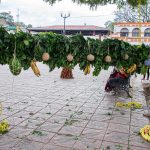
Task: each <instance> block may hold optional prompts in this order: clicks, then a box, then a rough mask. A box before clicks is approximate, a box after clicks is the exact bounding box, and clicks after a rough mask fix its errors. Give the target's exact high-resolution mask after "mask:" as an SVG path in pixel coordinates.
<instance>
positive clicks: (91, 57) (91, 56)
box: [87, 54, 95, 61]
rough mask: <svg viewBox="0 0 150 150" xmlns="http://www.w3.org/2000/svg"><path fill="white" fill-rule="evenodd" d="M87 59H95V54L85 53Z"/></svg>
mask: <svg viewBox="0 0 150 150" xmlns="http://www.w3.org/2000/svg"><path fill="white" fill-rule="evenodd" d="M87 60H88V61H94V60H95V56H94V55H92V54H89V55H87Z"/></svg>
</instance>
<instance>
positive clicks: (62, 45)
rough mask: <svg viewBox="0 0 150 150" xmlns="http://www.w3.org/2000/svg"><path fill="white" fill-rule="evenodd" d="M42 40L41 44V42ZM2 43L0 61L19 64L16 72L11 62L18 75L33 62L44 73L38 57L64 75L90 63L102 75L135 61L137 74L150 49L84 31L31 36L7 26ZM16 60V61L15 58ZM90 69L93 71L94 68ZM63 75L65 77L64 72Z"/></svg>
mask: <svg viewBox="0 0 150 150" xmlns="http://www.w3.org/2000/svg"><path fill="white" fill-rule="evenodd" d="M15 41H16V42H17V45H16V56H15V57H14V56H13V55H14V43H15ZM38 41H39V44H37V43H38ZM88 41H89V42H90V49H89V47H88V44H87V43H88ZM0 42H1V44H0V64H2V65H5V64H8V65H9V64H12V62H13V66H16V67H13V68H15V69H14V71H13V70H12V69H11V68H12V67H11V66H12V65H10V70H11V72H13V73H14V74H16V75H18V74H19V73H20V72H21V71H20V70H21V67H22V68H23V69H24V70H27V69H29V68H30V66H31V64H32V69H33V70H34V72H35V74H36V75H37V76H40V72H39V69H37V66H36V65H35V64H36V62H35V61H33V60H34V59H36V61H37V62H43V64H46V65H48V67H49V71H52V70H54V69H55V68H56V67H57V68H64V70H63V73H62V74H64V73H65V74H66V71H67V68H68V69H69V70H68V71H67V72H68V73H69V74H70V75H72V73H70V71H72V69H73V68H74V67H75V66H76V65H79V68H80V69H81V70H82V71H83V72H84V71H85V68H89V67H87V65H90V67H93V75H94V76H98V75H99V73H100V72H101V70H102V69H104V70H107V69H108V68H109V66H116V67H117V68H121V67H124V68H125V69H126V70H128V69H129V68H130V67H131V66H132V65H133V64H136V65H137V66H138V67H137V69H136V73H142V68H143V65H144V62H145V60H147V57H148V55H149V49H150V47H149V46H147V45H144V44H142V45H141V46H140V47H139V46H136V45H130V44H129V43H127V42H124V41H120V40H117V39H106V40H104V41H100V40H95V39H90V38H88V39H87V40H85V39H84V37H83V36H82V35H81V34H77V35H75V36H72V37H66V36H64V35H57V34H54V33H42V34H39V35H30V34H29V33H23V32H18V33H15V34H9V33H8V32H7V31H6V30H5V29H4V28H0ZM45 53H46V54H45ZM43 54H44V55H43ZM49 54H50V56H48V55H49ZM125 54H127V55H128V59H127V55H126V59H127V60H124V58H123V56H125ZM42 56H43V59H42ZM67 56H68V59H67V58H66V57H67ZM48 57H49V59H48ZM87 57H88V58H87ZM13 59H14V61H12V60H13ZM87 59H88V60H87ZM43 60H46V61H43ZM68 60H69V61H68ZM14 64H15V65H14ZM139 64H140V65H139ZM35 66H36V67H35ZM35 70H36V71H35ZM86 70H88V72H89V70H90V69H86ZM85 72H87V71H85ZM85 74H87V73H85ZM62 76H63V77H64V75H62ZM67 78H68V75H67ZM71 78H73V76H71Z"/></svg>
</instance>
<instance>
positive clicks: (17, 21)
mask: <svg viewBox="0 0 150 150" xmlns="http://www.w3.org/2000/svg"><path fill="white" fill-rule="evenodd" d="M16 17H17V23H18V24H19V17H20V15H19V9H18V10H17V15H16Z"/></svg>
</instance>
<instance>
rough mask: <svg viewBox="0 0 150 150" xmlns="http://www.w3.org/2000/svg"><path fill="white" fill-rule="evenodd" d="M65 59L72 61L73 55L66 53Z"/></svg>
mask: <svg viewBox="0 0 150 150" xmlns="http://www.w3.org/2000/svg"><path fill="white" fill-rule="evenodd" d="M67 60H68V61H69V62H72V61H73V56H72V55H71V54H69V55H67Z"/></svg>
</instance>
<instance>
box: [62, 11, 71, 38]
mask: <svg viewBox="0 0 150 150" xmlns="http://www.w3.org/2000/svg"><path fill="white" fill-rule="evenodd" d="M61 17H62V18H63V19H64V30H63V34H64V35H65V34H66V19H67V18H69V17H70V13H69V14H67V15H66V14H65V15H63V14H62V13H61Z"/></svg>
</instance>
